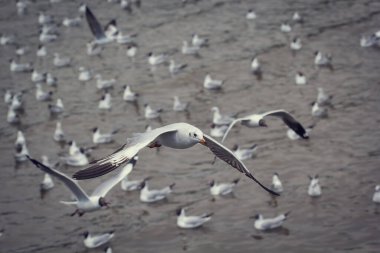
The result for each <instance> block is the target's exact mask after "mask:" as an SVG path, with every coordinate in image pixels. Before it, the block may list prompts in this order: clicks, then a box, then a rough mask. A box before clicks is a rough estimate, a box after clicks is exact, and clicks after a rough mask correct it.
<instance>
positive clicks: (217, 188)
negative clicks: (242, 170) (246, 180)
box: [209, 178, 240, 196]
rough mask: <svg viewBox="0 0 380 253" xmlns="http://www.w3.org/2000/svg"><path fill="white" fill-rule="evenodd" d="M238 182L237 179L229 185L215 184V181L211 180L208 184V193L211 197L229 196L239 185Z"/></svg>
mask: <svg viewBox="0 0 380 253" xmlns="http://www.w3.org/2000/svg"><path fill="white" fill-rule="evenodd" d="M239 180H240V179H239V178H237V179H235V180H234V181H232V182H231V183H216V182H215V180H211V181H210V183H209V186H210V193H211V195H213V196H224V195H227V194H230V193H232V191H233V190H234V188H235V186H236V185H237V184H238V183H239Z"/></svg>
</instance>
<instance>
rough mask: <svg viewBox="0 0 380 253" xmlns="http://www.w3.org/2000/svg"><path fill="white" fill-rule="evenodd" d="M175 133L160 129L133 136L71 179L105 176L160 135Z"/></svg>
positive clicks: (171, 130)
mask: <svg viewBox="0 0 380 253" xmlns="http://www.w3.org/2000/svg"><path fill="white" fill-rule="evenodd" d="M176 131H177V129H176V128H171V127H160V128H156V129H154V130H152V131H150V132H146V133H139V134H135V135H134V137H132V138H130V139H128V140H127V143H126V144H124V145H123V146H122V147H121V148H119V149H118V150H116V151H115V152H113V153H112V154H110V155H108V156H106V157H104V158H101V159H99V160H95V161H93V162H91V164H92V165H91V166H90V167H88V168H86V169H83V170H80V171H78V172H76V173H75V174H74V175H73V178H75V179H77V180H83V179H90V178H95V177H100V176H102V175H104V174H107V173H109V172H111V171H113V170H115V169H116V168H118V167H119V166H120V165H121V164H123V163H125V162H127V161H129V159H130V158H131V157H134V156H135V155H137V153H138V152H139V151H140V150H141V149H143V148H144V147H146V146H148V145H149V144H150V143H152V142H154V141H155V140H156V139H157V138H158V137H159V136H160V135H161V134H164V133H169V132H176Z"/></svg>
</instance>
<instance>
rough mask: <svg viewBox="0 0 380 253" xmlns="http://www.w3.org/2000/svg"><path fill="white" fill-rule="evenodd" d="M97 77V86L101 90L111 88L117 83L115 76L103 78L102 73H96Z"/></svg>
mask: <svg viewBox="0 0 380 253" xmlns="http://www.w3.org/2000/svg"><path fill="white" fill-rule="evenodd" d="M95 79H96V87H97V88H98V89H99V90H105V89H109V88H111V87H112V86H113V85H114V84H115V83H116V80H115V79H114V78H112V79H103V77H102V75H100V74H97V75H95Z"/></svg>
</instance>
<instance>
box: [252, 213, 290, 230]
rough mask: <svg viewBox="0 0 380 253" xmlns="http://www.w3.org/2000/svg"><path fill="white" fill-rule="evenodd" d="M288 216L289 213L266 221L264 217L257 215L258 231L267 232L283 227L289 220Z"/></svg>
mask: <svg viewBox="0 0 380 253" xmlns="http://www.w3.org/2000/svg"><path fill="white" fill-rule="evenodd" d="M288 215H289V212H287V213H284V214H280V215H278V216H276V217H274V218H267V219H264V217H263V216H262V215H261V214H257V215H256V216H255V228H256V229H257V230H264V231H265V230H271V229H275V228H278V227H281V226H282V224H283V223H284V221H285V220H286V219H287V217H288Z"/></svg>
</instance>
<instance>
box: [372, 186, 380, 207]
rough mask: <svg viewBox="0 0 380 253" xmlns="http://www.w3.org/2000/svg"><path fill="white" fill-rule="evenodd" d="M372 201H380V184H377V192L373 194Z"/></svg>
mask: <svg viewBox="0 0 380 253" xmlns="http://www.w3.org/2000/svg"><path fill="white" fill-rule="evenodd" d="M372 201H373V202H375V203H380V185H376V186H375V193H374V194H373V197H372Z"/></svg>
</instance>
